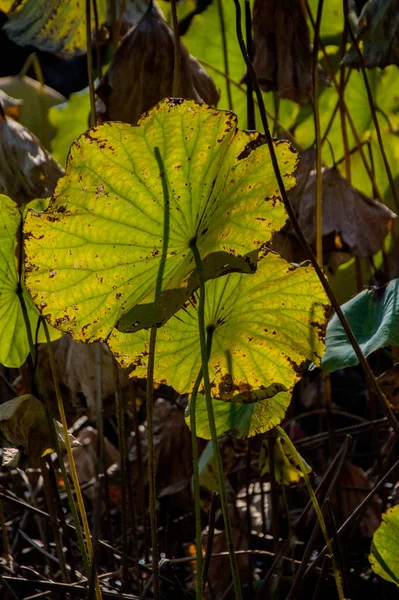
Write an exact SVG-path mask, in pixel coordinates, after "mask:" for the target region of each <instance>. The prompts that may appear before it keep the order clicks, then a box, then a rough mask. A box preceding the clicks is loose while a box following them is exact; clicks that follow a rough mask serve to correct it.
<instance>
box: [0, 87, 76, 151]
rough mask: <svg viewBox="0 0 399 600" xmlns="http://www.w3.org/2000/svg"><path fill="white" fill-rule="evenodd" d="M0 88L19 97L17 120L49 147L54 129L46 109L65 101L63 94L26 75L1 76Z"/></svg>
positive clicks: (14, 96)
mask: <svg viewBox="0 0 399 600" xmlns="http://www.w3.org/2000/svg"><path fill="white" fill-rule="evenodd" d="M0 90H3V92H6V93H7V94H9V95H10V96H12V97H13V98H19V99H20V101H21V102H20V103H21V109H20V113H21V114H20V119H18V120H20V121H21V123H22V124H23V125H24V127H27V129H29V131H31V132H32V133H33V134H34V135H36V136H37V137H38V138H39V139H40V142H41V143H42V144H43V146H44V147H45V148H47V149H49V147H50V141H51V139H52V137H53V135H54V132H55V129H54V127H53V126H52V125H51V123H50V121H49V119H48V111H49V108H51V107H52V106H56V105H57V104H61V103H62V102H66V98H65V96H63V95H62V94H60V93H59V92H57V91H56V90H53V88H51V87H49V86H47V85H41V84H40V83H39V82H38V81H36V80H35V79H32V78H31V77H27V76H26V75H15V76H12V77H11V76H10V77H1V78H0ZM10 116H12V115H10Z"/></svg>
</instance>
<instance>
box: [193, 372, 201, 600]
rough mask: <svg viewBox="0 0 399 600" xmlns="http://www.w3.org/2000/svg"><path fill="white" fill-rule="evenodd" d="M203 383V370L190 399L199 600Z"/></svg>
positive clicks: (199, 596)
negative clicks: (199, 415) (200, 403)
mask: <svg viewBox="0 0 399 600" xmlns="http://www.w3.org/2000/svg"><path fill="white" fill-rule="evenodd" d="M201 381H202V369H201V370H200V372H199V373H198V377H197V379H196V381H195V383H194V388H193V391H192V393H191V398H190V430H191V448H192V452H193V488H194V490H193V491H194V505H195V554H196V559H197V600H201V598H202V597H203V587H204V586H203V556H202V526H201V503H200V477H199V464H198V445H197V415H196V410H197V407H196V404H197V402H196V401H197V393H198V388H199V386H200V383H201Z"/></svg>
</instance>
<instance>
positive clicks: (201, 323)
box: [190, 241, 242, 600]
mask: <svg viewBox="0 0 399 600" xmlns="http://www.w3.org/2000/svg"><path fill="white" fill-rule="evenodd" d="M190 248H191V252H192V254H193V257H194V260H195V267H196V269H197V273H198V279H199V290H200V293H199V302H198V330H199V338H200V346H201V364H202V373H203V379H204V389H205V400H206V408H207V412H208V420H209V429H210V432H211V439H212V449H213V456H214V458H215V462H216V472H217V478H218V483H219V492H220V502H221V505H222V512H223V519H224V525H225V534H226V543H227V549H228V552H229V558H230V567H231V573H232V578H233V586H234V592H235V597H236V600H242V591H241V582H240V576H239V573H238V567H237V559H236V555H235V552H234V545H233V533H232V529H231V523H230V517H229V507H228V503H227V495H226V488H225V485H224V474H223V465H222V458H221V456H220V452H219V445H218V438H217V432H216V425H215V416H214V413H213V405H212V398H211V386H210V380H209V368H208V349H207V332H206V328H205V282H204V274H203V264H202V260H201V256H200V253H199V251H198V248H197V245H196V241H193V243H192V244H191V246H190Z"/></svg>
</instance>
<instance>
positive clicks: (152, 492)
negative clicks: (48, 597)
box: [146, 146, 170, 600]
mask: <svg viewBox="0 0 399 600" xmlns="http://www.w3.org/2000/svg"><path fill="white" fill-rule="evenodd" d="M154 154H155V158H156V161H157V163H158V166H159V171H160V173H159V176H160V178H161V181H162V189H163V197H164V223H163V240H162V254H161V260H160V263H159V268H158V273H157V280H156V284H155V299H154V309H155V315H157V314H158V306H159V299H160V296H161V292H162V281H163V275H164V272H165V263H166V256H167V252H168V245H169V229H170V214H169V205H170V198H169V189H168V183H167V179H166V173H165V170H164V164H163V160H162V156H161V153H160V151H159V148H158V147H157V146H156V147H155V148H154ZM156 339H157V325H156V324H154V325H153V326H152V327H151V333H150V345H149V350H148V364H147V386H146V410H147V430H148V487H149V500H150V522H151V544H152V569H153V587H154V598H155V600H159V597H160V595H159V593H160V591H159V566H158V537H157V507H156V501H157V497H156V483H155V452H154V424H153V414H154V399H153V391H154V367H155V346H156Z"/></svg>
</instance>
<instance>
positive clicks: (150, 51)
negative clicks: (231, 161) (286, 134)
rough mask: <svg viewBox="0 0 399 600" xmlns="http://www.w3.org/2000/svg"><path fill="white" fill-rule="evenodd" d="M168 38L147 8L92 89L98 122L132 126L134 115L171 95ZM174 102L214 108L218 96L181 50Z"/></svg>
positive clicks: (169, 34)
mask: <svg viewBox="0 0 399 600" xmlns="http://www.w3.org/2000/svg"><path fill="white" fill-rule="evenodd" d="M173 73H174V33H173V31H172V29H171V28H170V27H169V25H168V24H167V23H166V22H165V21H164V20H163V19H162V17H161V16H160V15H159V13H158V12H157V11H156V10H155V9H154V8H151V9H150V10H148V11H147V12H146V13H145V14H144V15H143V17H142V18H141V20H140V21H139V23H138V24H137V25H136V26H135V27H133V28H132V29H131V30H130V31H129V32H128V33H127V34H126V36H125V37H124V38H123V40H122V43H121V45H120V47H119V48H118V50H117V51H116V53H115V55H114V58H113V60H112V63H111V65H110V67H109V69H108V71H107V73H106V74H105V76H104V77H103V79H102V80H101V82H100V85H99V86H98V88H97V94H98V96H99V97H100V99H101V101H100V102H99V103H98V105H97V109H98V112H99V114H100V116H101V117H102V118H103V119H104V120H114V121H124V122H125V123H136V121H137V120H138V119H139V117H140V115H141V114H142V113H144V112H146V111H148V110H149V109H150V108H152V107H153V106H155V104H157V102H159V101H160V100H162V99H163V98H165V97H168V96H172V95H173ZM178 95H179V96H181V97H183V98H189V99H193V100H196V101H197V102H205V103H206V104H209V105H212V106H216V105H217V102H218V100H219V92H218V90H217V89H216V87H215V85H214V83H213V81H212V79H211V78H210V77H209V75H208V73H207V72H206V71H205V70H204V69H203V68H202V67H201V65H200V64H199V62H198V61H197V60H196V59H195V58H194V57H193V56H191V55H190V54H189V53H188V51H187V50H186V48H185V47H184V46H183V45H182V44H181V82H180V90H179V94H178Z"/></svg>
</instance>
